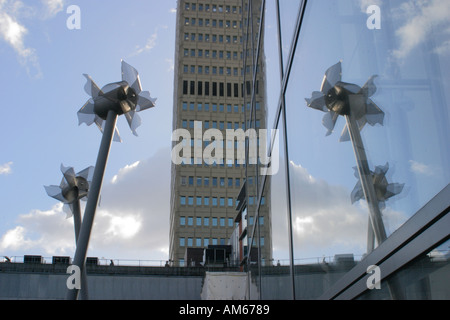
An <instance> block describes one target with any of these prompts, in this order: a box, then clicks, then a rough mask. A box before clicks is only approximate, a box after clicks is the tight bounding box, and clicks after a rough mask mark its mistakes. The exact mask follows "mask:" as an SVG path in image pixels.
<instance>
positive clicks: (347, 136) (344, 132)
mask: <svg viewBox="0 0 450 320" xmlns="http://www.w3.org/2000/svg"><path fill="white" fill-rule="evenodd" d="M339 141H340V142H346V141H350V132H349V131H348V125H347V124H346V125H345V127H344V129H343V130H342V133H341V138H340V139H339Z"/></svg>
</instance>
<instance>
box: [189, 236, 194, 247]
mask: <svg viewBox="0 0 450 320" xmlns="http://www.w3.org/2000/svg"><path fill="white" fill-rule="evenodd" d="M193 245H194V239H192V238H188V242H187V246H188V247H192V246H193Z"/></svg>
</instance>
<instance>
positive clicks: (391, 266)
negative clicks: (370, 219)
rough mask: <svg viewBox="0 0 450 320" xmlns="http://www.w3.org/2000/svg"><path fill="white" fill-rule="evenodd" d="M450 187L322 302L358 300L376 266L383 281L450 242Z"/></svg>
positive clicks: (420, 211) (323, 296)
mask: <svg viewBox="0 0 450 320" xmlns="http://www.w3.org/2000/svg"><path fill="white" fill-rule="evenodd" d="M449 211H450V184H449V185H447V186H446V187H445V188H444V189H443V190H442V191H441V192H440V193H438V194H437V195H436V196H435V197H434V198H433V199H432V200H431V201H430V202H428V204H426V205H425V206H424V207H423V208H422V209H420V210H419V211H418V212H417V213H416V214H415V215H414V216H412V217H411V219H409V220H408V221H407V222H405V224H403V226H401V227H400V228H399V229H397V231H395V232H394V233H393V234H392V235H391V236H390V237H388V238H387V240H386V241H385V242H383V243H382V244H381V245H380V246H378V247H377V248H376V249H375V250H374V251H373V252H372V253H371V254H369V255H368V256H367V257H366V258H365V259H363V260H362V261H361V262H360V263H358V265H356V266H355V267H354V268H353V269H352V270H350V271H349V272H348V273H347V274H346V275H345V276H343V277H342V278H341V279H340V280H339V281H337V282H336V284H335V285H334V286H333V287H332V288H331V289H330V290H328V291H327V292H325V293H324V294H323V295H322V296H321V297H320V298H319V299H321V300H323V299H345V300H349V299H355V298H357V297H358V296H360V295H361V294H363V293H364V292H365V291H367V290H368V289H367V285H366V276H367V273H366V271H367V268H368V267H369V266H371V265H377V266H378V267H380V270H381V280H386V279H388V278H389V276H391V275H393V274H394V273H395V272H396V271H398V270H399V269H400V268H402V267H404V266H405V265H407V264H408V263H410V262H412V261H413V260H415V259H416V258H418V257H420V256H421V255H423V254H426V253H427V252H429V251H430V250H432V249H433V248H434V247H436V246H438V245H439V244H441V243H442V242H445V241H446V240H448V239H449V238H450V214H449Z"/></svg>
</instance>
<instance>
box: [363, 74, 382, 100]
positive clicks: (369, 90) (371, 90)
mask: <svg viewBox="0 0 450 320" xmlns="http://www.w3.org/2000/svg"><path fill="white" fill-rule="evenodd" d="M377 77H378V76H377V75H373V76H371V77H370V78H369V80H367V82H366V84H365V85H364V86H363V87H362V89H361V91H362V93H364V95H366V96H367V97H371V96H373V95H374V94H375V92H377V86H376V85H375V82H374V80H375V78H377Z"/></svg>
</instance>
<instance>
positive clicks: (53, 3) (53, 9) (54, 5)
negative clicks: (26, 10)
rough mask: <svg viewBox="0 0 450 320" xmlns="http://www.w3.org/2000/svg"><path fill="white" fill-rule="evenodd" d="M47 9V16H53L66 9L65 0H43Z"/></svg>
mask: <svg viewBox="0 0 450 320" xmlns="http://www.w3.org/2000/svg"><path fill="white" fill-rule="evenodd" d="M41 1H42V3H43V5H44V8H45V11H46V17H53V16H55V15H56V14H58V13H59V12H61V11H62V10H63V9H64V2H65V1H64V0H41Z"/></svg>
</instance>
